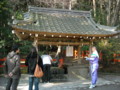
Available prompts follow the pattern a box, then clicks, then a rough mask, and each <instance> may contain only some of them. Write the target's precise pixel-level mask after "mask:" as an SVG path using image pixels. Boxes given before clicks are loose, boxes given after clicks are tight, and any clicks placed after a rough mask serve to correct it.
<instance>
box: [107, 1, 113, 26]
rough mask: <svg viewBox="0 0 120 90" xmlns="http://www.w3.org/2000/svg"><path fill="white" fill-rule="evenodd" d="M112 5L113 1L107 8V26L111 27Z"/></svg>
mask: <svg viewBox="0 0 120 90" xmlns="http://www.w3.org/2000/svg"><path fill="white" fill-rule="evenodd" d="M111 4H112V0H109V1H108V6H107V25H109V26H110V25H111Z"/></svg>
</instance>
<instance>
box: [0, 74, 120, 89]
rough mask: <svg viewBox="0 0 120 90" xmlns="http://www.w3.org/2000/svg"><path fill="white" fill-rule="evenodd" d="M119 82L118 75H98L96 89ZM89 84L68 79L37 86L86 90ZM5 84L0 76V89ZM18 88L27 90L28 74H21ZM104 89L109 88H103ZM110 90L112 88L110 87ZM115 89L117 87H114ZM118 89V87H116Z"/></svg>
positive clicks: (4, 80)
mask: <svg viewBox="0 0 120 90" xmlns="http://www.w3.org/2000/svg"><path fill="white" fill-rule="evenodd" d="M118 83H119V84H120V76H115V75H100V77H99V79H98V82H97V87H98V89H96V90H102V89H99V87H101V86H102V87H103V88H104V85H105V86H106V85H110V86H111V85H117V84H118ZM89 84H90V80H87V79H86V80H80V79H78V80H76V81H74V82H72V81H68V82H56V83H52V82H51V83H44V84H43V83H40V84H39V87H40V90H81V88H82V89H83V90H84V89H85V90H87V89H88V87H89ZM5 85H6V79H5V78H4V77H2V76H1V77H0V90H5ZM18 90H28V76H27V75H22V77H21V80H20V83H19V86H18ZM105 90H109V88H108V89H105ZM111 90H112V89H111ZM115 90H117V89H115ZM118 90H119V89H118Z"/></svg>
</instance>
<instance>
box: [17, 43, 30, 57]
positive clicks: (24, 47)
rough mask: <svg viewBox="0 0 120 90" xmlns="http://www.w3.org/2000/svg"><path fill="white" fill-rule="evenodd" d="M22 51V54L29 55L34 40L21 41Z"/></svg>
mask: <svg viewBox="0 0 120 90" xmlns="http://www.w3.org/2000/svg"><path fill="white" fill-rule="evenodd" d="M19 44H20V53H21V55H22V56H23V58H24V56H25V55H28V54H29V52H30V48H31V47H32V42H31V41H20V42H19Z"/></svg>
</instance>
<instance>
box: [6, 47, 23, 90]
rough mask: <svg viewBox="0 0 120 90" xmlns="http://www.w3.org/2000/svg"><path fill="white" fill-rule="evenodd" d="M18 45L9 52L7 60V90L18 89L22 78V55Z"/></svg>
mask: <svg viewBox="0 0 120 90" xmlns="http://www.w3.org/2000/svg"><path fill="white" fill-rule="evenodd" d="M19 52H20V50H19V48H18V46H15V45H14V46H13V47H12V51H11V52H10V53H8V55H7V59H6V61H5V77H7V86H6V90H10V88H12V89H11V90H17V86H18V83H19V80H20V76H21V72H20V56H19Z"/></svg>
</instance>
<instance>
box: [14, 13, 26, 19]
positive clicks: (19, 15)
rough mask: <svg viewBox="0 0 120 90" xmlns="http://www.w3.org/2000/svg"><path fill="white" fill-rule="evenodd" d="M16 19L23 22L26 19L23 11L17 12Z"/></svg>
mask: <svg viewBox="0 0 120 90" xmlns="http://www.w3.org/2000/svg"><path fill="white" fill-rule="evenodd" d="M15 18H16V19H17V20H23V19H24V16H23V12H22V11H16V13H15Z"/></svg>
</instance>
